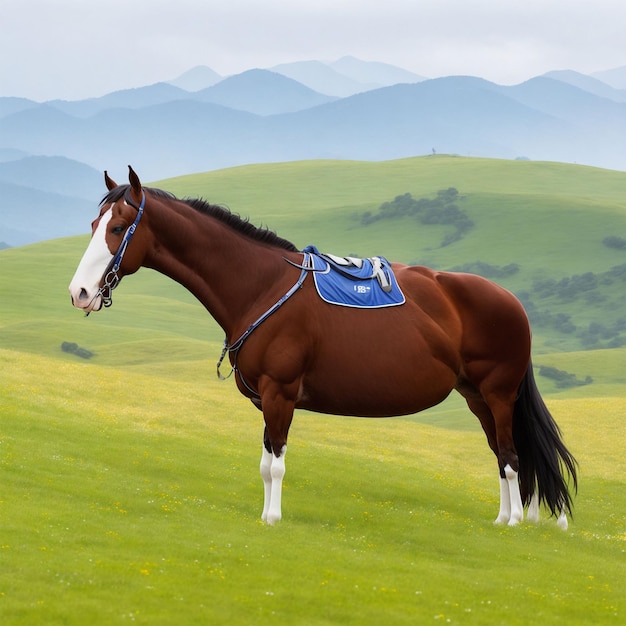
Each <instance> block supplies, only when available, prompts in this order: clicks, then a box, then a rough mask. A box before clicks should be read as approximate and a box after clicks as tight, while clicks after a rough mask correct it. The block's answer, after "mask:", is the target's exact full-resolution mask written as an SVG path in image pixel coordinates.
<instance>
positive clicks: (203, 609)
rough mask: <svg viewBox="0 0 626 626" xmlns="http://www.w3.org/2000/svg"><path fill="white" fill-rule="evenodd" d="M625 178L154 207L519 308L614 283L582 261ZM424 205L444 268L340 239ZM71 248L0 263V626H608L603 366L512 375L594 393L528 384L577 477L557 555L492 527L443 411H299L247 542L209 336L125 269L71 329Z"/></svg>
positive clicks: (616, 352)
mask: <svg viewBox="0 0 626 626" xmlns="http://www.w3.org/2000/svg"><path fill="white" fill-rule="evenodd" d="M624 176H625V175H624V174H623V173H619V172H607V171H603V170H597V169H593V168H583V167H575V166H565V165H560V164H545V163H544V164H540V163H532V162H506V161H489V160H480V159H464V158H451V157H436V158H430V157H429V158H422V159H406V160H402V161H396V162H388V163H350V162H348V163H339V162H309V163H289V164H278V165H259V166H250V167H245V168H234V169H232V170H225V171H221V172H211V173H208V174H202V175H195V176H191V177H185V178H182V179H177V180H172V181H165V182H163V183H159V186H162V187H165V188H168V189H171V190H172V191H174V192H175V193H176V194H177V195H179V196H186V195H189V196H204V197H206V198H208V199H210V200H211V201H214V202H226V203H228V204H229V205H230V206H231V208H232V209H233V210H235V211H238V212H240V213H242V214H244V215H245V214H249V215H250V216H251V218H252V220H253V222H255V223H261V222H262V223H267V224H269V225H270V226H271V227H272V228H275V229H276V230H277V231H278V232H279V234H281V235H284V236H286V237H288V238H290V239H292V240H294V241H295V242H296V243H297V244H298V245H302V246H304V245H305V244H307V243H316V244H318V245H319V246H320V247H321V248H324V249H327V250H331V251H335V252H343V251H345V252H357V253H363V254H374V253H382V254H385V255H387V256H388V257H389V258H392V259H399V260H405V261H411V260H414V259H417V258H419V259H423V258H424V257H427V256H429V257H430V258H431V259H432V261H433V264H434V265H438V266H442V267H444V266H445V267H449V266H453V265H456V264H462V263H467V262H470V261H475V260H478V259H481V260H483V261H486V262H492V263H494V264H497V265H505V264H506V263H509V262H516V263H519V264H520V265H521V266H523V269H522V271H520V275H517V276H515V277H513V279H512V280H513V282H515V281H517V283H516V284H512V285H511V287H515V288H522V287H525V286H526V285H527V284H529V283H530V282H531V281H532V280H533V278H534V277H535V276H536V275H542V274H545V273H547V274H554V275H555V276H563V275H570V274H573V273H576V272H581V271H583V268H587V269H588V270H589V271H594V272H602V271H606V269H608V268H610V267H611V266H612V265H616V264H617V262H616V261H615V258H614V256H613V255H616V254H618V253H617V252H616V251H610V250H609V249H606V247H604V246H602V245H601V244H598V241H597V239H598V237H600V236H601V235H602V236H604V233H605V231H607V230H608V232H606V234H615V233H617V232H624V230H623V226H624V219H625V218H624V210H623V209H624V203H623V198H621V196H623V184H624V180H625V179H624ZM449 186H455V187H457V188H458V189H459V191H460V192H461V193H462V194H464V195H466V196H467V198H466V201H465V202H466V205H467V206H466V207H465V208H466V210H467V211H468V212H469V213H470V214H471V217H472V219H473V220H474V221H475V222H476V224H477V226H476V228H475V230H474V231H471V233H470V234H469V235H468V236H467V237H466V238H464V239H463V240H461V241H460V242H458V243H457V244H454V245H452V246H449V247H447V248H446V249H439V248H437V247H436V245H434V244H433V241H434V242H435V243H436V242H439V241H440V240H441V237H442V233H443V229H441V228H440V229H439V230H437V229H436V228H434V229H428V228H420V226H419V225H416V226H412V227H411V228H409V225H408V224H407V223H396V224H394V223H389V224H383V223H380V226H381V228H378V226H377V227H376V228H374V227H370V228H362V227H360V226H359V225H358V220H356V219H355V217H354V216H355V215H356V214H358V213H359V212H362V211H364V210H376V209H377V207H378V206H379V205H380V203H381V202H384V201H386V200H389V199H392V198H393V197H394V196H395V195H398V194H401V193H405V192H407V191H408V192H411V193H412V194H413V195H414V196H415V197H420V196H425V195H431V196H432V195H434V194H435V193H436V191H437V190H438V189H442V188H447V187H449ZM96 200H97V199H94V213H95V204H96ZM563 216H565V218H566V219H565V220H564V219H563ZM91 219H93V216H92V215H86V216H85V225H86V229H87V226H88V224H89V222H90V221H91ZM559 224H560V225H561V227H562V228H564V229H565V230H563V231H561V230H559V228H558V226H559ZM563 224H564V225H563ZM611 225H612V226H611ZM609 226H611V228H609ZM620 229H622V230H621V231H620ZM548 231H551V232H548ZM550 235H551V236H550ZM592 235H593V236H592ZM86 244H87V238H86V237H77V238H69V239H62V240H56V241H50V242H45V243H43V244H38V245H33V246H26V247H23V248H16V249H9V250H3V251H0V472H1V475H2V489H1V490H0V615H1V616H2V623H3V624H19V625H22V624H42V623H45V624H80V625H81V626H82V625H83V624H94V625H99V624H118V623H131V622H135V623H143V624H151V625H152V624H207V623H211V624H213V623H216V624H220V623H226V622H228V623H231V624H235V625H236V624H275V623H282V624H307V625H309V624H320V625H321V624H355V623H364V624H380V623H385V624H416V623H418V624H421V623H435V624H436V623H451V624H480V625H481V626H482V625H483V624H502V623H507V624H527V623H530V622H534V621H537V622H540V623H550V624H570V623H577V624H578V623H586V624H612V623H615V624H618V623H621V622H622V621H623V619H624V612H625V611H626V606H625V601H626V589H625V588H624V585H623V583H622V580H623V579H624V578H625V576H626V560H625V552H624V551H625V548H626V543H625V542H626V524H625V521H624V520H625V518H624V515H623V511H624V510H626V489H625V488H624V487H625V479H624V476H626V462H625V461H624V457H623V415H624V412H625V411H626V379H625V375H624V371H625V369H626V368H625V367H624V366H625V365H626V348H619V349H611V350H607V349H603V350H586V351H585V350H580V349H579V348H576V349H573V347H572V344H571V343H570V342H569V341H568V340H567V338H564V337H562V335H561V334H560V333H558V332H557V331H556V330H555V329H550V328H540V329H538V330H537V329H535V346H536V347H535V354H534V360H535V363H536V364H537V365H546V366H551V367H556V368H559V369H562V370H566V371H568V372H570V373H572V374H575V375H576V376H577V377H578V378H581V379H584V378H585V377H586V376H591V377H592V378H593V382H592V383H591V384H589V385H585V386H582V387H576V388H571V389H566V390H562V389H558V388H557V387H556V385H555V384H554V381H551V380H549V379H546V378H543V377H539V379H538V382H539V385H540V387H541V389H542V392H543V394H544V396H545V398H546V401H547V403H548V405H549V407H550V409H551V410H552V412H553V414H554V415H555V417H556V419H557V421H558V423H559V425H560V426H561V428H562V430H563V433H564V437H565V440H566V443H567V444H568V446H569V447H570V448H571V450H572V452H573V453H574V455H575V456H576V457H577V459H578V461H579V462H580V492H579V494H578V496H577V498H576V500H575V514H576V516H575V519H574V520H573V522H572V523H571V524H570V529H569V530H568V531H567V532H562V531H560V530H559V529H558V528H557V527H556V525H555V523H554V520H547V519H545V516H544V519H543V520H542V521H541V522H540V523H539V524H538V525H532V524H527V523H524V524H523V525H522V526H520V527H518V528H513V529H510V528H500V527H494V526H493V524H492V523H491V521H492V520H493V519H494V518H495V515H496V513H497V508H498V484H497V477H496V463H495V459H494V458H493V455H492V454H491V452H490V451H489V450H488V447H487V445H486V442H485V437H484V435H483V434H482V431H481V430H480V427H479V425H478V423H477V421H476V420H475V418H473V417H472V416H471V414H470V413H469V411H468V410H467V408H466V407H465V406H464V403H463V402H462V400H461V399H459V398H458V396H456V395H453V396H451V397H450V398H449V399H448V400H447V401H446V402H445V403H443V404H442V405H440V406H439V407H436V408H434V409H431V410H429V411H426V412H424V413H421V414H419V415H417V416H409V417H405V418H398V419H391V420H361V419H353V418H341V417H333V416H321V415H313V414H309V413H306V412H298V413H297V415H296V418H295V420H294V424H293V427H292V430H291V434H290V443H289V451H288V454H287V475H286V479H285V486H284V502H283V513H284V521H283V522H282V523H281V524H279V525H278V526H276V527H273V528H270V527H267V526H265V525H263V524H262V523H261V522H260V519H259V516H260V511H261V506H262V485H261V480H260V477H259V471H258V464H259V460H260V451H261V435H262V418H261V414H260V413H259V412H258V411H257V410H256V409H254V408H253V407H252V405H251V404H250V403H249V402H248V401H246V400H245V399H244V398H242V397H241V396H240V395H239V394H238V393H237V392H236V389H235V386H234V384H233V382H232V380H229V381H227V382H221V383H220V382H218V381H217V379H216V377H215V362H216V360H217V357H218V356H219V352H220V347H221V345H220V344H221V340H222V334H221V331H220V329H219V327H218V326H217V325H216V324H215V323H214V322H213V321H212V320H211V319H210V317H209V316H208V314H207V313H206V312H205V311H204V310H203V309H202V307H201V306H200V305H199V304H197V303H196V302H195V301H194V300H193V298H192V297H191V296H190V295H189V294H187V293H186V292H185V291H184V290H183V289H182V288H180V287H179V286H178V285H176V284H174V283H172V282H171V281H168V280H166V279H163V277H161V276H159V275H157V274H155V273H154V272H150V271H144V270H142V271H141V272H139V273H138V274H137V275H136V276H133V277H128V278H126V279H125V280H124V282H123V283H122V285H121V286H120V287H119V289H118V290H117V291H116V292H115V294H114V303H113V307H112V308H111V309H108V310H106V311H104V312H101V313H98V314H93V315H91V316H89V317H88V318H86V319H85V318H84V317H82V316H81V315H80V313H78V312H77V311H73V310H72V309H71V308H70V303H69V297H68V293H67V284H68V283H69V281H70V278H71V276H72V274H73V272H74V269H75V267H76V264H77V262H78V260H79V258H80V256H81V254H82V252H83V250H84V248H85V246H86ZM585 271H586V270H585ZM570 306H572V305H570ZM573 306H576V307H578V304H576V305H573ZM63 341H72V342H76V343H78V344H79V345H80V346H83V347H85V348H87V349H89V350H91V351H92V352H93V353H94V356H93V358H91V359H90V360H82V359H79V358H77V357H76V356H74V355H72V354H68V353H65V352H62V351H61V349H60V346H61V343H62V342H63Z"/></svg>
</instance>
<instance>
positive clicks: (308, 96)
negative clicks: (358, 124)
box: [194, 69, 336, 115]
mask: <svg viewBox="0 0 626 626" xmlns="http://www.w3.org/2000/svg"><path fill="white" fill-rule="evenodd" d="M194 99H195V100H198V101H201V102H212V103H214V104H221V105H222V106H226V107H229V108H231V109H237V110H239V111H248V112H249V113H256V114H257V115H275V114H277V113H289V112H293V111H301V110H302V109H309V108H311V107H314V106H318V105H319V104H325V103H326V102H332V101H333V100H335V99H336V98H333V97H331V96H325V95H323V94H320V93H317V92H316V91H313V90H312V89H309V88H308V87H305V86H304V85H302V84H301V83H299V82H297V81H295V80H292V79H291V78H287V77H286V76H283V75H282V74H277V73H276V72H270V71H269V70H260V69H254V70H248V71H247V72H243V73H242V74H237V75H236V76H231V77H230V78H225V79H224V80H222V81H220V82H219V83H217V84H216V85H214V86H213V87H209V88H208V89H204V90H202V91H199V92H197V93H195V94H194Z"/></svg>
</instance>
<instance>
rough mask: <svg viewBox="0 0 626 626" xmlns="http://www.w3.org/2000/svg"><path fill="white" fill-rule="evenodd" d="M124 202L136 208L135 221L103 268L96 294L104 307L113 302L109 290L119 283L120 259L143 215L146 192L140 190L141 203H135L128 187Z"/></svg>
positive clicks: (122, 257)
mask: <svg viewBox="0 0 626 626" xmlns="http://www.w3.org/2000/svg"><path fill="white" fill-rule="evenodd" d="M124 202H126V204H130V206H132V207H134V208H135V209H137V217H136V218H135V221H134V222H133V223H132V224H131V225H130V226H129V227H128V230H127V231H126V233H125V234H124V239H122V243H121V244H120V247H119V248H118V249H117V252H116V253H115V254H114V256H113V258H112V259H111V262H110V263H109V264H108V265H107V268H106V270H104V274H103V276H104V278H103V281H104V282H103V284H102V287H100V289H99V290H98V293H97V294H96V296H101V297H102V304H103V306H105V307H110V306H111V305H112V304H113V299H112V297H111V292H112V291H113V289H115V288H116V287H117V286H118V285H119V283H120V277H119V274H118V272H119V270H120V266H121V265H122V260H123V259H124V255H125V254H126V248H128V244H129V243H130V240H131V239H132V238H133V235H134V234H135V230H136V229H137V224H139V220H140V219H141V216H142V215H143V209H144V206H145V205H146V194H145V192H144V190H143V189H142V190H141V204H139V205H138V204H137V203H136V202H135V201H134V200H133V199H132V198H131V197H130V188H129V189H128V190H127V191H126V193H125V194H124Z"/></svg>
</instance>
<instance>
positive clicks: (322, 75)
mask: <svg viewBox="0 0 626 626" xmlns="http://www.w3.org/2000/svg"><path fill="white" fill-rule="evenodd" d="M270 69H271V70H272V71H273V72H277V73H278V74H282V75H283V76H287V77H288V78H292V79H293V80H297V81H298V82H299V83H302V84H303V85H306V86H307V87H309V88H310V89H313V90H314V91H317V92H318V93H323V94H326V95H329V96H336V97H338V98H345V97H346V96H351V95H353V94H355V93H360V92H362V91H367V90H368V89H371V88H372V87H376V85H364V84H363V83H361V82H360V81H357V80H354V79H353V78H350V77H348V76H344V75H343V74H340V73H339V72H337V71H336V70H334V69H333V68H332V67H330V66H329V65H327V64H326V63H322V62H321V61H298V62H296V63H281V64H280V65H275V66H274V67H272V68H270Z"/></svg>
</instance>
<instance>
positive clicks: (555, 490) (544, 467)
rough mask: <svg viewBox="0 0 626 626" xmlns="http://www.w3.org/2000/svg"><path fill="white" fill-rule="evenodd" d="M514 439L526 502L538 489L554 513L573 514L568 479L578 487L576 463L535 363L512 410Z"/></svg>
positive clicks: (530, 366)
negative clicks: (543, 394)
mask: <svg viewBox="0 0 626 626" xmlns="http://www.w3.org/2000/svg"><path fill="white" fill-rule="evenodd" d="M513 441H514V443H515V447H516V448H517V453H518V457H519V474H518V476H519V482H520V490H521V494H522V499H523V502H524V503H525V504H527V503H528V502H529V501H530V498H531V496H532V495H533V494H534V493H535V489H537V495H538V496H539V501H540V502H544V503H545V505H546V506H547V507H548V508H549V509H550V512H551V513H552V515H555V516H558V515H560V514H561V512H564V511H567V512H568V513H569V514H570V516H571V515H572V496H571V494H570V490H569V482H570V479H571V482H572V483H573V486H574V491H577V490H578V478H577V472H576V467H577V462H576V459H575V458H574V457H573V456H572V454H571V453H570V451H569V450H568V449H567V448H566V447H565V444H564V443H563V440H562V439H561V430H560V429H559V427H558V425H557V423H556V422H555V421H554V418H553V417H552V415H551V414H550V411H549V410H548V407H546V405H545V403H544V401H543V399H542V398H541V395H540V394H539V390H538V389H537V384H536V382H535V376H534V374H533V366H532V362H529V363H528V369H527V370H526V375H525V376H524V380H522V383H521V385H520V388H519V393H518V397H517V400H516V401H515V407H514V410H513Z"/></svg>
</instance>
